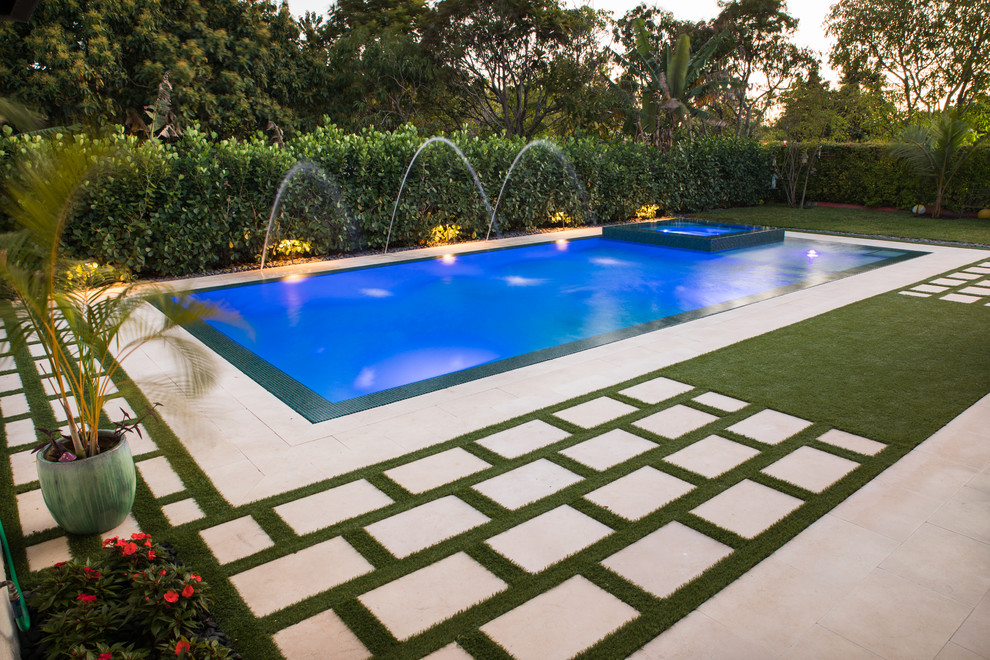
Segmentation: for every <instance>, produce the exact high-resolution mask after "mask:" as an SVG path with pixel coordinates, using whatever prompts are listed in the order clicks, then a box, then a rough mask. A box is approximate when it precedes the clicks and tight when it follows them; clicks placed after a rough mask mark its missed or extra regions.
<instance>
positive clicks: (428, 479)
mask: <svg viewBox="0 0 990 660" xmlns="http://www.w3.org/2000/svg"><path fill="white" fill-rule="evenodd" d="M490 467H491V465H490V464H489V463H486V462H485V461H483V460H481V459H480V458H478V457H477V456H475V455H474V454H472V453H470V452H467V451H465V450H464V449H461V448H460V447H454V448H453V449H449V450H447V451H445V452H441V453H439V454H434V455H432V456H427V457H426V458H421V459H419V460H418V461H413V462H412V463H406V464H405V465H400V466H399V467H395V468H392V469H391V470H386V471H385V476H386V477H388V478H389V479H391V480H392V481H394V482H395V483H397V484H399V485H400V486H402V487H403V488H405V489H406V490H408V491H409V492H410V493H416V494H418V493H425V492H426V491H428V490H433V489H434V488H438V487H440V486H443V485H444V484H449V483H450V482H452V481H457V480H458V479H461V478H463V477H466V476H468V475H470V474H474V473H476V472H481V471H482V470H486V469H488V468H490Z"/></svg>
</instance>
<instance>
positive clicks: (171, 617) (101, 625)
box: [28, 534, 236, 658]
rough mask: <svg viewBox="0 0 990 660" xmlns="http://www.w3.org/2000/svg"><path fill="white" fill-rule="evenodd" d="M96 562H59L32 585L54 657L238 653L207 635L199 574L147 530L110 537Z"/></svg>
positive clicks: (47, 649) (44, 642) (207, 601)
mask: <svg viewBox="0 0 990 660" xmlns="http://www.w3.org/2000/svg"><path fill="white" fill-rule="evenodd" d="M103 548H104V550H103V552H102V553H101V555H100V557H99V559H98V560H97V561H95V562H85V563H78V562H60V563H58V564H56V565H55V566H54V567H52V568H51V569H49V570H47V571H44V572H43V573H42V574H41V577H40V580H39V582H38V583H37V584H36V585H35V586H34V589H32V590H31V592H29V594H28V597H29V600H28V603H29V605H30V606H31V608H32V609H33V610H34V611H35V615H34V616H35V619H36V625H38V626H39V627H40V629H41V630H42V632H43V635H42V638H41V641H40V645H41V647H42V648H44V653H45V655H46V657H48V658H110V657H112V658H174V657H176V656H179V657H186V658H232V657H236V654H234V652H233V651H232V650H231V649H230V648H228V647H226V646H224V645H222V644H221V643H219V641H218V640H217V639H212V640H210V639H207V638H206V637H205V636H203V633H204V631H205V627H206V626H205V622H206V621H208V620H209V607H210V605H211V602H212V599H211V597H210V595H209V587H208V586H207V584H206V583H205V582H203V580H202V578H201V577H200V576H199V575H196V574H195V573H193V572H191V571H189V570H187V569H185V568H184V567H182V566H180V565H178V564H176V563H175V562H174V561H172V559H171V557H170V555H169V552H168V550H167V549H165V548H164V547H162V546H161V545H159V544H157V543H153V542H152V540H151V537H150V536H148V535H147V534H132V535H131V537H130V538H129V539H122V538H118V537H113V538H109V539H107V540H106V541H104V542H103Z"/></svg>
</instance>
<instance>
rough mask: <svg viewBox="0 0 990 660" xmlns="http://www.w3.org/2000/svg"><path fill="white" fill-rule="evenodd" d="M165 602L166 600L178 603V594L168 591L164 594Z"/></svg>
mask: <svg viewBox="0 0 990 660" xmlns="http://www.w3.org/2000/svg"><path fill="white" fill-rule="evenodd" d="M165 600H167V601H168V602H170V603H175V602H178V600H179V594H177V593H175V592H174V591H172V590H171V589H169V590H168V591H166V592H165Z"/></svg>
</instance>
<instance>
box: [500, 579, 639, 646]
mask: <svg viewBox="0 0 990 660" xmlns="http://www.w3.org/2000/svg"><path fill="white" fill-rule="evenodd" d="M637 616H639V612H637V611H636V610H634V609H633V608H632V607H630V606H629V605H626V604H625V603H623V602H622V601H621V600H619V599H618V598H616V597H615V596H613V595H612V594H610V593H608V592H607V591H604V590H602V589H600V588H599V587H597V586H595V585H594V584H592V583H591V582H590V581H588V580H587V579H586V578H584V577H582V576H580V575H576V576H574V577H572V578H570V579H569V580H566V581H565V582H563V583H561V584H559V585H558V586H556V587H554V588H553V589H551V590H550V591H547V592H544V593H542V594H540V595H539V596H537V597H536V598H533V599H532V600H530V601H528V602H526V603H523V604H522V605H520V606H519V607H517V608H515V609H514V610H511V611H509V612H506V613H505V614H503V615H502V616H500V617H498V618H497V619H493V620H492V621H489V622H488V623H486V624H485V625H483V626H481V631H482V632H483V633H485V634H486V635H488V636H489V637H490V638H491V639H492V640H493V641H494V642H495V643H496V644H498V645H499V646H501V647H502V648H504V649H505V650H506V651H508V652H509V653H510V654H511V655H512V656H513V657H514V658H517V659H518V660H566V659H567V658H571V657H573V656H574V655H576V654H577V653H580V652H581V651H583V650H584V649H586V648H588V647H589V646H592V645H593V644H595V642H597V641H598V640H600V639H601V638H603V637H605V636H606V635H608V634H609V633H611V632H613V631H614V630H617V629H618V628H620V627H622V626H623V625H625V624H626V623H628V622H629V621H632V620H633V619H635V618H636V617H637Z"/></svg>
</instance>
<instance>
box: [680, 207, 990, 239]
mask: <svg viewBox="0 0 990 660" xmlns="http://www.w3.org/2000/svg"><path fill="white" fill-rule="evenodd" d="M695 215H697V216H698V217H700V218H705V219H706V220H718V221H721V222H725V221H729V220H738V221H740V222H747V223H750V224H757V225H766V226H768V227H783V228H785V229H794V230H796V231H802V230H804V231H823V232H838V233H846V234H859V235H864V236H887V237H892V238H908V239H916V240H927V241H942V242H950V243H966V244H974V245H983V246H987V247H990V220H981V219H979V218H939V219H935V218H930V217H927V216H916V215H912V214H911V213H908V212H894V211H877V210H873V209H845V208H835V207H827V206H814V207H810V208H804V209H792V208H790V207H788V206H787V205H785V204H766V205H763V206H747V207H739V208H731V209H721V210H718V211H705V212H702V213H697V214H695Z"/></svg>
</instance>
